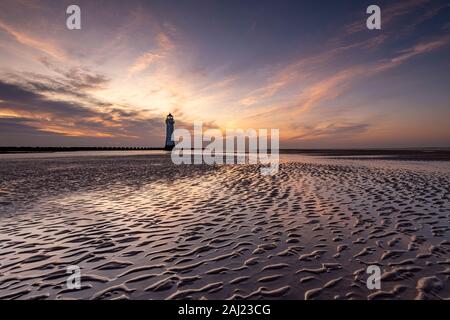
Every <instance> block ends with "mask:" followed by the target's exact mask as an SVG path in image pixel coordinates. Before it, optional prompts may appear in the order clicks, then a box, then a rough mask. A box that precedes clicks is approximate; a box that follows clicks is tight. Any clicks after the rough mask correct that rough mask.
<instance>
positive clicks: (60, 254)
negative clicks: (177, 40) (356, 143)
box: [0, 151, 450, 299]
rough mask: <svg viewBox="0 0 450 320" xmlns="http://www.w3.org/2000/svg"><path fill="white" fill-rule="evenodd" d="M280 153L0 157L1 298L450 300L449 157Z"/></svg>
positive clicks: (151, 153)
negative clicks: (177, 160)
mask: <svg viewBox="0 0 450 320" xmlns="http://www.w3.org/2000/svg"><path fill="white" fill-rule="evenodd" d="M280 158H281V164H280V167H279V172H278V173H277V174H276V175H274V176H264V175H261V172H260V166H259V165H249V164H248V165H216V166H209V165H205V164H204V165H174V164H173V163H172V162H171V158H170V154H169V153H165V152H162V151H161V152H157V151H155V152H151V151H148V152H146V151H141V152H139V151H136V152H128V151H123V152H122V153H121V152H115V153H113V152H110V153H108V152H103V153H102V152H98V153H89V152H84V153H76V152H73V153H66V154H62V155H61V154H59V155H58V153H55V154H51V153H49V154H46V153H44V154H25V155H9V154H8V155H3V156H2V157H0V299H416V298H417V299H448V298H450V280H449V276H450V224H449V222H450V201H449V200H450V161H423V160H422V161H400V160H398V159H395V158H394V159H392V160H389V159H379V160H377V159H369V160H367V159H366V160H365V159H353V158H352V159H345V158H344V159H338V158H336V157H324V156H317V155H299V154H286V155H283V154H282V155H281V156H280ZM72 265H76V266H79V267H80V269H81V288H80V289H70V288H68V287H67V285H66V281H67V277H68V274H67V267H68V266H72ZM369 265H377V266H379V267H380V268H381V270H382V276H381V289H380V290H370V289H368V288H367V286H366V279H367V277H368V275H367V273H366V269H367V267H368V266H369Z"/></svg>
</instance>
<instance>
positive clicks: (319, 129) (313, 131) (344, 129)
mask: <svg viewBox="0 0 450 320" xmlns="http://www.w3.org/2000/svg"><path fill="white" fill-rule="evenodd" d="M369 128H370V125H369V124H368V123H348V122H342V123H339V122H333V123H326V124H318V125H316V126H314V127H304V128H302V129H301V130H300V131H302V134H299V135H296V136H293V137H290V138H289V139H287V140H288V141H296V140H310V139H317V138H323V137H327V136H333V137H334V138H336V139H338V138H341V137H343V136H352V135H356V134H361V133H364V132H367V131H368V129H369Z"/></svg>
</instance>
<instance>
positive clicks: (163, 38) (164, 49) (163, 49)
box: [128, 32, 175, 77]
mask: <svg viewBox="0 0 450 320" xmlns="http://www.w3.org/2000/svg"><path fill="white" fill-rule="evenodd" d="M156 43H157V48H156V49H155V50H150V51H148V52H145V53H144V54H142V55H141V56H140V57H138V58H137V59H136V60H135V61H134V63H133V64H132V65H131V66H130V67H129V68H128V77H132V76H134V75H135V74H137V73H140V72H142V71H145V70H146V69H148V68H149V67H150V66H151V65H152V64H155V63H158V62H160V61H162V60H163V59H165V58H167V56H168V55H169V53H170V52H171V51H172V50H173V49H175V45H174V43H173V42H172V40H171V39H170V38H169V36H168V35H167V34H165V33H164V32H159V33H158V34H157V36H156Z"/></svg>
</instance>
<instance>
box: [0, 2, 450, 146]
mask: <svg viewBox="0 0 450 320" xmlns="http://www.w3.org/2000/svg"><path fill="white" fill-rule="evenodd" d="M71 4H77V5H78V6H79V7H80V8H81V30H68V28H67V27H66V18H67V17H68V15H67V14H66V8H67V7H68V6H69V5H71ZM371 4H377V5H378V6H379V7H380V8H381V30H368V29H367V27H366V19H367V18H368V17H369V15H368V14H367V13H366V9H367V7H368V6H369V5H371ZM449 58H450V4H449V3H448V1H430V0H411V1H377V2H373V1H370V2H369V1H364V0H362V1H361V0H358V1H345V2H344V1H317V0H316V1H300V0H293V1H286V0H280V1H275V0H271V1H267V0H239V1H237V0H227V1H225V0H220V1H219V0H217V1H216V0H189V1H183V0H178V1H175V0H161V1H150V0H148V1H143V0H142V1H138V0H128V1H113V0H103V1H100V0H98V1H96V0H89V1H84V0H83V1H82V0H71V1H56V0H53V1H50V0H48V1H32V0H30V1H26V0H0V146H153V147H158V146H162V145H163V144H164V134H165V130H164V126H165V124H164V120H165V117H166V115H167V114H168V113H169V112H171V113H172V114H173V115H174V117H175V121H176V122H175V127H177V128H191V127H192V126H193V122H194V121H203V122H204V127H205V128H220V129H222V130H225V129H236V128H241V129H249V128H252V129H271V128H275V129H279V130H280V140H281V141H280V145H281V147H282V148H399V147H401V148H403V147H450V90H449V84H450V59H449Z"/></svg>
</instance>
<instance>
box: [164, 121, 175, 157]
mask: <svg viewBox="0 0 450 320" xmlns="http://www.w3.org/2000/svg"><path fill="white" fill-rule="evenodd" d="M174 124H175V120H173V116H172V114H170V113H169V115H168V116H167V118H166V146H165V147H164V148H165V149H166V150H172V149H173V147H174V146H175V142H174V141H173V140H172V133H173V129H174Z"/></svg>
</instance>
